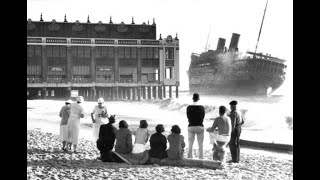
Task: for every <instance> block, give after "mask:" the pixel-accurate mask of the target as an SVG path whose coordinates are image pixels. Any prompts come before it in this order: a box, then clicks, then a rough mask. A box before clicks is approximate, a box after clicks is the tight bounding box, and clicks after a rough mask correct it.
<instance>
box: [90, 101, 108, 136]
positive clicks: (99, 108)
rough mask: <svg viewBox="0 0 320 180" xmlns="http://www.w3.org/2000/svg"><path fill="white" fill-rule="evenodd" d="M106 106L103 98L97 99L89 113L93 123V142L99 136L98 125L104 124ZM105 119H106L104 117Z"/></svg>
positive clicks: (106, 113)
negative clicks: (96, 103)
mask: <svg viewBox="0 0 320 180" xmlns="http://www.w3.org/2000/svg"><path fill="white" fill-rule="evenodd" d="M108 117H109V116H108V112H107V107H106V106H105V105H104V99H103V98H99V99H98V105H96V106H95V107H94V109H93V111H92V113H91V119H92V123H93V142H96V141H97V140H98V138H99V131H100V126H101V125H102V124H104V123H105V122H104V120H105V119H106V118H108ZM106 121H107V119H106Z"/></svg>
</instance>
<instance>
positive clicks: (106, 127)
mask: <svg viewBox="0 0 320 180" xmlns="http://www.w3.org/2000/svg"><path fill="white" fill-rule="evenodd" d="M116 131H117V128H116V127H114V126H113V125H112V124H111V123H108V124H103V125H101V126H100V131H99V139H98V140H99V141H104V142H106V141H108V142H114V141H115V138H116V135H115V133H116Z"/></svg>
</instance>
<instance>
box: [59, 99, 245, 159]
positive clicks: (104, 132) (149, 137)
mask: <svg viewBox="0 0 320 180" xmlns="http://www.w3.org/2000/svg"><path fill="white" fill-rule="evenodd" d="M192 99H193V102H194V103H193V104H192V105H189V106H188V107H187V112H186V114H187V118H188V122H189V124H188V142H189V149H188V158H192V154H193V153H192V149H193V148H192V147H193V143H194V140H195V136H197V141H198V147H199V159H203V139H204V130H205V129H204V126H203V119H204V117H205V109H204V107H203V106H202V105H198V101H199V99H200V98H199V94H197V93H194V94H193V98H192ZM76 101H77V102H76V103H73V102H72V101H71V100H68V101H67V102H65V104H66V105H65V106H63V107H62V108H61V110H60V117H61V123H60V139H61V141H62V150H64V151H71V146H72V145H73V152H75V153H77V144H78V139H79V130H80V118H84V110H83V107H82V106H81V103H83V102H84V99H83V97H82V96H79V97H77V99H76ZM236 104H237V102H236V101H232V102H230V105H231V113H230V114H229V115H228V116H227V115H225V113H226V107H225V106H220V107H219V117H217V118H215V121H214V123H213V125H212V127H210V128H207V130H206V131H207V132H209V133H211V134H212V137H213V141H212V144H213V150H214V151H215V152H216V154H213V159H215V156H216V157H218V158H216V159H217V160H221V161H223V162H224V161H225V150H224V149H225V146H226V145H227V144H228V143H229V147H230V152H231V156H232V160H231V161H230V162H235V163H236V162H239V153H240V147H239V136H240V133H241V125H242V124H243V120H242V118H240V115H239V113H238V112H237V111H236V108H235V105H236ZM104 118H105V119H108V123H106V124H104V122H103V119H104ZM91 119H92V123H93V138H94V142H96V145H97V149H98V150H99V151H100V157H98V159H99V160H101V161H103V162H126V161H127V160H128V158H129V159H130V158H131V160H132V159H135V160H137V161H138V162H139V163H140V164H145V163H148V162H149V159H150V158H156V159H163V158H168V159H172V160H181V159H183V158H184V155H183V154H184V148H185V146H186V144H185V141H184V136H182V135H181V134H180V133H181V129H180V127H179V126H178V125H173V126H172V128H171V134H170V135H169V136H168V137H166V136H165V135H163V134H162V133H163V132H164V131H165V129H164V126H163V125H162V124H158V125H157V126H156V127H155V131H156V132H155V133H154V134H151V132H150V130H148V123H147V121H146V120H141V121H140V125H139V128H137V129H136V130H134V131H130V130H129V129H128V123H127V122H126V121H125V120H121V121H120V122H119V123H118V128H116V127H115V125H114V124H115V122H116V119H115V116H114V115H110V116H109V114H108V112H107V108H106V106H105V105H104V99H103V98H99V99H98V105H96V106H95V107H94V109H93V111H92V112H91ZM239 127H240V129H239ZM216 129H218V131H217V130H216ZM132 135H134V136H135V140H134V143H132ZM148 141H149V142H150V149H148V148H147V146H146V144H147V143H148ZM167 142H169V148H168V149H167ZM113 149H114V151H112V150H113ZM219 152H222V155H221V153H220V154H219ZM217 153H218V154H217ZM221 156H222V158H221ZM123 157H125V158H123Z"/></svg>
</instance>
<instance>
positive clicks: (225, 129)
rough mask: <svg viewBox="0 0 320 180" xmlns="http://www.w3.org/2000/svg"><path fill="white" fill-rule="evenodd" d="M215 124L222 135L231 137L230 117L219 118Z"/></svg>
mask: <svg viewBox="0 0 320 180" xmlns="http://www.w3.org/2000/svg"><path fill="white" fill-rule="evenodd" d="M214 124H217V126H218V129H219V134H220V135H222V134H224V135H229V136H230V135H231V119H230V118H229V117H228V116H226V115H223V116H219V117H217V118H216V119H215V122H214Z"/></svg>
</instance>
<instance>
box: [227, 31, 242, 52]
mask: <svg viewBox="0 0 320 180" xmlns="http://www.w3.org/2000/svg"><path fill="white" fill-rule="evenodd" d="M239 38H240V34H237V33H232V37H231V41H230V45H229V51H237V50H238V42H239Z"/></svg>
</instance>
